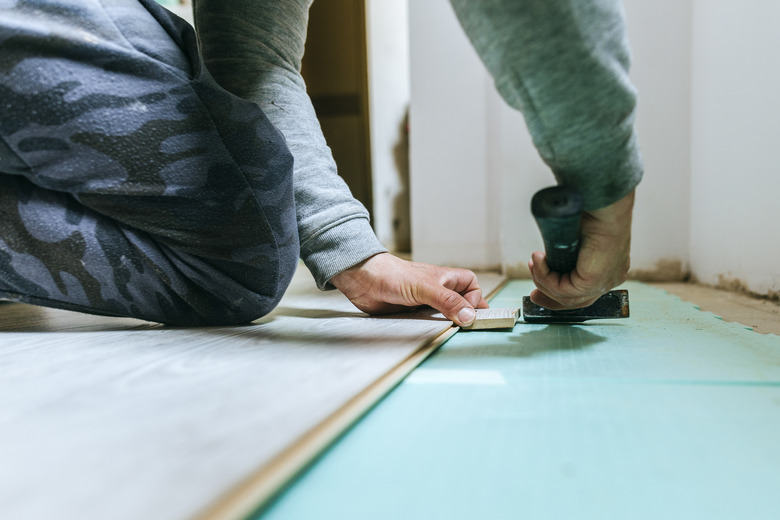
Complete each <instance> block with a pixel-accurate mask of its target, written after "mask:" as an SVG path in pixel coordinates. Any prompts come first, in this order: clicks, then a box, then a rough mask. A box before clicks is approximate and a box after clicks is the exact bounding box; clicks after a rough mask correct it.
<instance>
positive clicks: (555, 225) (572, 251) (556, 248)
mask: <svg viewBox="0 0 780 520" xmlns="http://www.w3.org/2000/svg"><path fill="white" fill-rule="evenodd" d="M531 213H533V215H534V218H535V219H536V223H537V224H538V226H539V231H541V232H542V239H543V240H544V249H545V252H546V253H547V265H549V266H550V269H552V270H553V271H556V272H558V273H568V272H570V271H572V270H574V268H575V267H576V266H577V255H578V253H579V251H580V217H581V216H582V197H581V196H580V194H579V193H578V192H577V191H575V190H573V189H571V188H566V187H564V186H553V187H552V188H545V189H543V190H541V191H538V192H536V195H534V196H533V199H531Z"/></svg>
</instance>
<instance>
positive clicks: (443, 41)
mask: <svg viewBox="0 0 780 520" xmlns="http://www.w3.org/2000/svg"><path fill="white" fill-rule="evenodd" d="M626 10H627V18H628V27H629V35H630V37H631V40H632V48H633V55H634V67H633V69H632V78H633V79H634V81H635V83H636V84H637V87H638V88H639V91H640V99H641V101H640V107H639V113H638V119H637V125H638V131H639V133H640V139H641V140H642V143H643V155H644V158H645V163H646V174H645V179H644V181H643V182H642V184H641V186H640V189H639V190H638V200H637V207H636V212H635V217H634V218H635V224H634V230H635V231H634V234H635V239H634V243H633V251H634V254H633V257H632V261H633V265H634V268H635V270H638V271H648V272H651V271H656V270H657V269H658V268H659V262H663V261H664V260H672V261H676V262H677V265H678V270H677V271H676V272H673V273H672V274H671V275H669V274H667V275H669V276H681V275H682V272H681V271H679V268H682V269H683V270H684V269H685V268H686V267H687V263H688V238H689V237H688V222H689V215H688V208H689V206H688V199H689V195H690V192H689V186H690V155H689V150H690V110H689V99H690V74H691V73H690V70H691V64H690V55H691V53H690V29H689V27H690V17H691V0H665V1H660V2H659V1H652V0H627V2H626ZM410 15H411V34H410V36H411V45H412V61H411V66H412V77H411V79H412V105H411V106H412V112H411V114H412V116H411V117H412V119H411V123H412V125H411V128H412V133H411V147H412V148H411V165H412V170H411V176H412V178H411V184H412V216H413V219H412V224H413V227H412V238H413V246H412V251H413V254H414V257H415V259H418V260H421V261H428V262H433V263H444V264H450V265H463V266H467V267H472V268H487V267H491V266H497V265H501V266H502V267H503V268H504V269H505V271H506V272H508V273H509V274H511V275H513V276H522V275H527V267H526V263H527V260H528V258H529V257H530V254H531V252H532V251H534V250H536V249H539V248H541V239H540V237H539V232H538V230H537V229H536V226H535V223H534V221H533V218H532V217H531V215H530V210H529V205H530V200H531V197H532V196H533V193H534V192H535V191H536V190H538V189H540V188H542V187H545V186H548V185H551V184H554V182H555V181H554V179H553V177H552V175H551V174H550V173H549V171H548V169H547V167H546V166H545V165H544V164H543V163H542V161H541V160H540V159H539V158H538V156H537V153H536V151H535V149H534V148H533V147H532V145H531V142H530V136H529V135H528V132H527V130H526V129H525V124H524V122H523V120H522V117H521V116H520V115H519V114H518V113H516V112H515V111H513V110H512V109H510V108H509V107H508V106H506V105H505V104H504V103H503V101H502V100H501V99H500V98H499V97H498V95H497V94H496V92H495V89H494V88H493V86H492V80H491V79H490V77H489V76H488V74H487V72H486V71H485V69H484V67H483V66H482V64H481V62H479V60H478V58H477V56H476V53H475V52H474V50H473V49H472V48H471V45H470V44H469V43H468V40H467V38H466V37H465V35H464V34H463V31H462V30H461V29H460V26H459V25H458V23H457V20H456V18H455V16H454V14H453V12H452V9H451V8H450V6H449V3H448V2H447V1H446V0H428V1H426V2H412V3H411V6H410ZM667 264H668V262H667ZM664 267H665V266H664ZM665 268H666V267H665Z"/></svg>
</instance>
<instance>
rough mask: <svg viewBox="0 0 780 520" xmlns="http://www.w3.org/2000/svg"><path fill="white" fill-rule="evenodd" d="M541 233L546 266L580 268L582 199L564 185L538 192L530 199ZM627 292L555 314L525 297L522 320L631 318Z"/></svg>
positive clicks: (567, 269)
mask: <svg viewBox="0 0 780 520" xmlns="http://www.w3.org/2000/svg"><path fill="white" fill-rule="evenodd" d="M531 213H533V215H534V218H535V219H536V223H537V224H538V226H539V231H541V232H542V239H543V240H544V250H545V252H546V253H547V265H549V266H550V269H552V270H553V271H555V272H558V273H568V272H570V271H572V270H573V269H574V268H575V267H576V266H577V255H578V254H579V251H580V219H581V217H582V197H581V196H580V194H579V193H578V192H577V191H575V190H573V189H570V188H567V187H565V186H553V187H552V188H545V189H543V190H541V191H538V192H537V193H536V194H535V195H534V196H533V199H531ZM628 316H629V310H628V291H626V290H616V291H609V292H608V293H606V294H604V295H603V296H601V298H599V299H598V300H596V301H595V303H593V304H592V305H590V306H589V307H584V308H582V309H570V310H565V311H553V310H550V309H546V308H544V307H540V306H539V305H536V304H535V303H534V302H532V301H531V298H529V297H528V296H525V297H523V320H524V321H526V322H528V323H579V322H583V321H586V320H601V319H612V318H628Z"/></svg>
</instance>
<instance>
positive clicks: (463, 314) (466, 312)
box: [458, 307, 476, 325]
mask: <svg viewBox="0 0 780 520" xmlns="http://www.w3.org/2000/svg"><path fill="white" fill-rule="evenodd" d="M475 317H476V313H475V312H474V309H472V308H471V307H463V308H462V309H461V310H460V312H459V313H458V320H460V322H461V323H462V324H463V325H471V323H472V322H473V321H474V318H475Z"/></svg>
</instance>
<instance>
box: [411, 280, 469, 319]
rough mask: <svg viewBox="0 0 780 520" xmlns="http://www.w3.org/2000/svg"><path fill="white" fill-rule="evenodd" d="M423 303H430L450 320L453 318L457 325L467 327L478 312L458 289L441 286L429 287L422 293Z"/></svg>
mask: <svg viewBox="0 0 780 520" xmlns="http://www.w3.org/2000/svg"><path fill="white" fill-rule="evenodd" d="M420 299H421V300H422V302H421V303H424V304H425V305H430V306H431V307H433V308H434V309H436V310H437V311H440V312H441V313H442V314H444V316H445V317H446V318H447V319H448V320H452V321H454V322H455V324H456V325H458V326H461V327H467V326H469V325H471V324H472V323H474V318H475V317H476V313H475V311H474V307H473V306H472V305H471V304H470V303H469V302H468V300H466V298H464V297H463V296H461V295H460V294H459V293H457V292H456V291H453V290H450V289H447V288H445V287H439V288H437V289H434V288H430V287H429V288H428V290H424V291H423V293H422V294H420Z"/></svg>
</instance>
